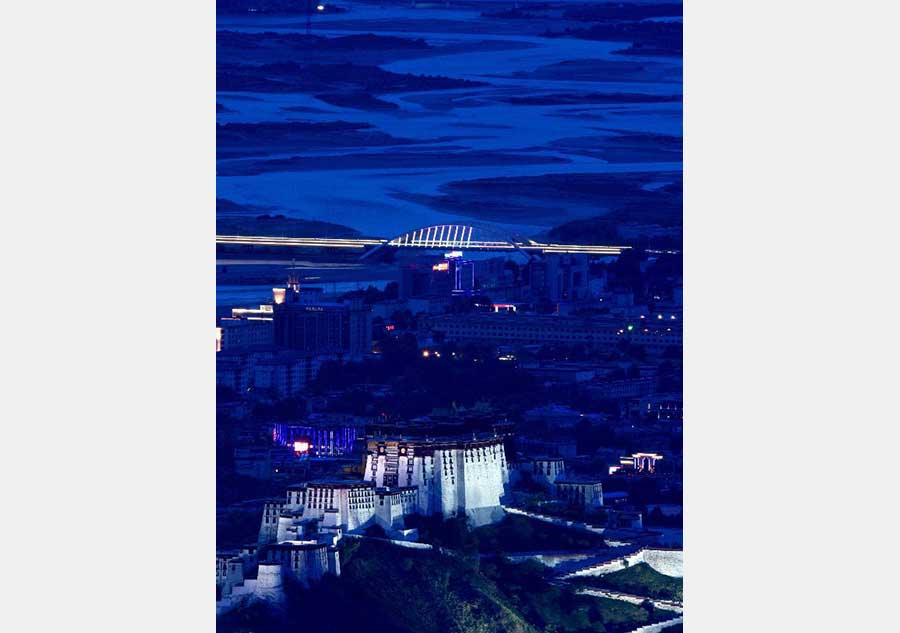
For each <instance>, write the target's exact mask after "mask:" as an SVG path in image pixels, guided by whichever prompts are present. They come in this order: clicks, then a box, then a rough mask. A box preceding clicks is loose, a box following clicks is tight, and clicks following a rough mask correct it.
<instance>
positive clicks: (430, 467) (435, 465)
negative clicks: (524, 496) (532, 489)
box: [364, 438, 508, 525]
mask: <svg viewBox="0 0 900 633" xmlns="http://www.w3.org/2000/svg"><path fill="white" fill-rule="evenodd" d="M364 476H365V477H366V479H367V480H368V481H371V482H373V483H374V484H375V486H376V487H379V488H380V487H392V488H393V487H397V486H402V487H416V488H417V489H418V495H417V496H418V499H417V509H418V512H419V513H420V514H425V515H431V514H441V515H443V516H444V517H451V516H455V515H456V513H457V512H458V511H462V512H464V513H465V514H466V515H467V516H468V517H469V518H470V519H471V520H472V522H473V523H474V524H475V525H485V524H487V523H492V522H495V521H499V520H500V519H502V517H503V509H502V508H501V507H500V498H501V497H502V496H503V494H504V491H503V485H504V483H506V482H507V481H508V473H507V462H506V451H505V449H504V446H503V440H502V439H497V438H492V439H488V440H477V441H476V440H473V441H427V440H376V439H372V440H369V442H368V445H367V455H366V466H365V474H364Z"/></svg>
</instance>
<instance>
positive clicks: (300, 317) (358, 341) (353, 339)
mask: <svg viewBox="0 0 900 633" xmlns="http://www.w3.org/2000/svg"><path fill="white" fill-rule="evenodd" d="M273 292H274V295H275V305H274V310H273V312H274V321H275V327H274V342H275V345H276V346H277V347H282V348H287V349H291V350H297V351H302V352H306V353H309V354H340V355H347V356H349V357H350V358H360V357H362V356H363V355H364V354H367V353H368V352H369V351H370V350H371V348H372V316H371V310H370V309H369V308H368V306H366V305H364V304H363V302H362V300H361V299H356V298H354V299H351V300H350V301H349V302H345V303H326V302H324V301H322V300H321V292H314V291H312V290H310V289H301V288H300V284H299V282H298V281H297V279H296V278H295V277H291V278H289V279H288V287H287V288H275V289H274V291H273Z"/></svg>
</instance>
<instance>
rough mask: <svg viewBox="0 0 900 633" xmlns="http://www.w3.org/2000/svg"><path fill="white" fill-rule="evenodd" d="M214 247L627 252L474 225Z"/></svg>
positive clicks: (250, 240) (234, 238) (236, 238)
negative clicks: (388, 235)
mask: <svg viewBox="0 0 900 633" xmlns="http://www.w3.org/2000/svg"><path fill="white" fill-rule="evenodd" d="M216 244H221V245H227V244H238V245H247V246H254V245H255V246H284V247H294V248H324V249H329V248H342V249H355V250H360V251H362V253H361V256H362V258H366V257H369V256H370V255H372V254H374V253H376V252H377V251H379V250H381V249H382V248H396V249H410V248H414V249H423V250H439V249H444V250H448V249H449V250H468V251H487V252H504V251H520V252H523V253H525V254H536V253H583V254H587V255H619V254H621V253H622V251H624V250H626V249H628V248H629V247H628V246H610V245H594V244H560V243H555V242H547V243H544V242H538V241H535V240H532V239H529V238H527V237H523V236H521V235H517V234H513V233H509V232H507V231H504V230H503V229H500V228H498V227H494V226H490V225H481V224H474V223H467V224H434V225H431V226H423V227H420V228H416V229H413V230H411V231H407V232H406V233H403V234H402V235H398V236H396V237H392V238H375V237H370V238H328V237H269V236H246V235H217V236H216Z"/></svg>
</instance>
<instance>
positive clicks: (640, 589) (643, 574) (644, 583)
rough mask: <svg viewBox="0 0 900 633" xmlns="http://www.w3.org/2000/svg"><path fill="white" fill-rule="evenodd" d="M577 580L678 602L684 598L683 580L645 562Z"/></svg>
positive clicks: (594, 585) (593, 585)
mask: <svg viewBox="0 0 900 633" xmlns="http://www.w3.org/2000/svg"><path fill="white" fill-rule="evenodd" d="M579 580H580V582H581V583H582V584H584V585H587V586H591V587H600V588H602V589H612V590H614V591H621V592H622V593H633V594H636V595H639V596H648V597H650V598H659V599H662V600H677V601H679V602H681V601H682V600H683V599H684V593H683V592H684V582H683V580H682V579H681V578H672V577H671V576H666V575H665V574H661V573H659V572H658V571H656V570H655V569H653V568H652V567H650V565H648V564H647V563H639V564H637V565H633V566H631V567H629V568H627V569H623V570H622V571H616V572H613V573H611V574H606V575H605V576H587V577H585V578H583V579H579Z"/></svg>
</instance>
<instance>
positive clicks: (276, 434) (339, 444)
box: [273, 421, 363, 457]
mask: <svg viewBox="0 0 900 633" xmlns="http://www.w3.org/2000/svg"><path fill="white" fill-rule="evenodd" d="M362 437H363V429H362V428H361V427H360V426H359V425H356V424H346V423H342V422H340V421H336V422H328V421H322V422H316V423H314V422H309V423H302V424H283V423H279V424H275V425H274V427H273V439H274V440H275V442H276V443H277V444H280V445H282V446H288V447H293V446H294V443H295V442H297V441H306V442H307V443H308V449H307V451H308V454H309V456H310V457H340V456H342V455H349V454H350V453H351V452H352V451H353V449H354V446H355V444H356V440H357V438H362Z"/></svg>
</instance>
